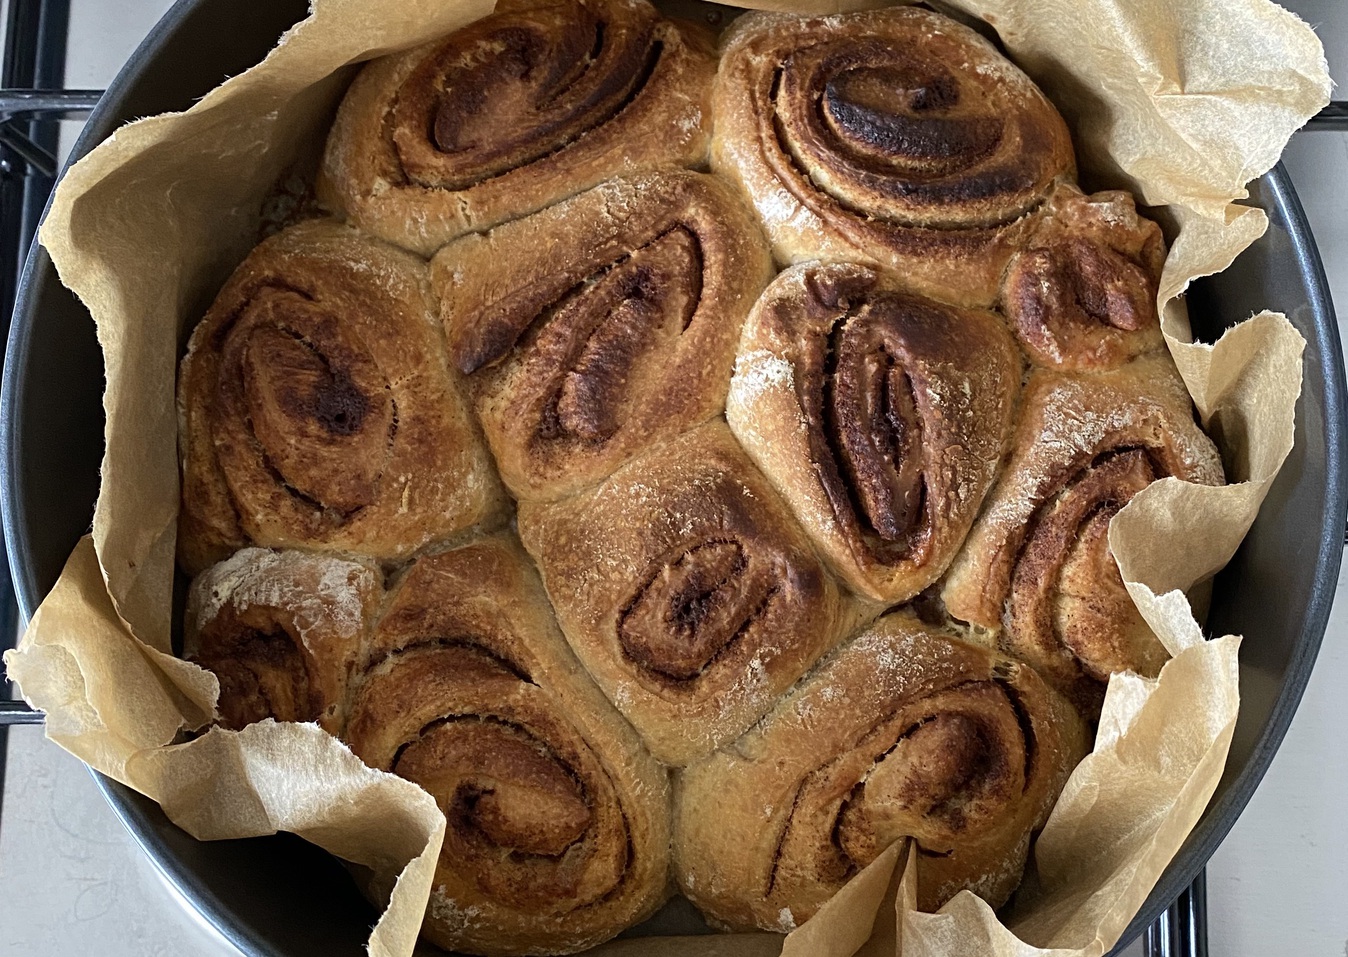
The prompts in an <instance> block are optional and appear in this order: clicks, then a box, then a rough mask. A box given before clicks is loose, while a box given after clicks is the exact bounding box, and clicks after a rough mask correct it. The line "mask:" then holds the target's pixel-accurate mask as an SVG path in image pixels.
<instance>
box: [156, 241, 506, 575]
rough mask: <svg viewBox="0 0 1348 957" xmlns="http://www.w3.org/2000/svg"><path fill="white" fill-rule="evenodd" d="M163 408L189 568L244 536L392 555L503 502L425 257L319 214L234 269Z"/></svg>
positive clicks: (484, 517) (468, 523)
mask: <svg viewBox="0 0 1348 957" xmlns="http://www.w3.org/2000/svg"><path fill="white" fill-rule="evenodd" d="M178 410H179V429H180V431H179V434H180V439H179V443H180V446H179V448H180V454H181V459H182V479H183V481H182V515H181V519H180V523H179V539H178V557H179V561H180V563H181V564H182V565H183V567H184V568H185V569H186V570H187V571H189V572H196V571H199V570H201V569H203V568H205V567H207V566H209V565H210V564H212V563H213V562H216V561H219V560H221V559H223V558H224V557H225V556H227V555H229V554H230V553H231V552H233V551H234V550H235V549H237V548H240V547H242V546H244V545H248V544H256V545H265V546H275V547H285V548H291V547H302V548H311V549H315V550H319V551H329V552H345V553H353V554H356V555H363V556H368V557H370V558H376V559H381V560H400V559H404V558H406V557H408V556H409V555H412V554H414V553H415V552H416V551H417V550H418V549H420V548H422V547H424V546H425V545H427V544H428V543H430V542H432V541H435V540H438V539H443V538H446V537H448V536H451V535H454V534H456V533H459V532H462V531H464V530H466V529H468V528H470V527H472V526H474V525H478V524H483V523H490V522H492V521H495V520H497V519H498V518H500V517H501V515H502V509H503V506H504V496H503V495H502V494H501V492H500V488H499V485H498V483H497V480H496V477H495V475H494V473H493V471H492V468H491V463H490V460H489V458H488V455H487V452H486V449H485V448H483V446H482V443H481V441H480V439H479V438H478V437H477V432H476V428H475V426H474V424H473V422H472V419H471V417H470V415H469V413H468V410H467V409H466V408H465V407H464V403H463V400H462V399H461V398H460V396H459V394H458V385H457V383H456V382H455V381H454V379H453V373H452V372H451V371H450V369H449V365H448V361H447V358H446V355H445V347H444V340H443V337H442V336H441V334H440V331H439V329H438V328H437V326H436V323H435V319H434V315H433V313H432V311H431V306H430V299H429V296H428V287H427V284H426V270H425V266H424V264H423V263H421V262H420V261H419V260H417V259H416V258H415V257H413V256H411V255H410V254H408V253H405V252H402V251H401V250H397V249H394V248H392V247H390V246H386V245H385V244H383V243H381V242H377V241H375V240H371V239H367V238H365V237H363V236H361V235H360V234H359V233H357V232H355V231H354V230H352V229H349V228H348V227H345V226H341V225H338V224H337V223H334V222H331V221H327V220H321V221H311V222H306V223H301V224H300V225H297V226H293V227H291V228H290V229H287V230H285V231H283V232H281V233H278V234H277V235H276V236H273V237H272V238H270V239H268V240H267V241H265V242H264V243H262V244H261V245H260V246H258V247H257V248H256V249H255V250H253V252H252V253H251V254H250V255H249V256H248V258H247V259H245V260H244V262H243V264H242V265H240V266H239V268H238V269H237V270H235V272H234V275H233V276H231V277H230V279H229V281H228V282H227V283H226V284H225V287H224V289H222V290H221V292H220V295H219V296H218V297H217V298H216V300H215V303H214V305H212V306H211V308H210V311H209V312H207V314H206V317H205V318H204V319H203V320H202V321H201V323H200V324H199V325H198V326H197V328H196V330H195V331H194V332H193V334H192V338H191V341H190V343H189V344H188V347H187V356H186V358H184V359H183V361H182V367H181V373H180V378H179V382H178Z"/></svg>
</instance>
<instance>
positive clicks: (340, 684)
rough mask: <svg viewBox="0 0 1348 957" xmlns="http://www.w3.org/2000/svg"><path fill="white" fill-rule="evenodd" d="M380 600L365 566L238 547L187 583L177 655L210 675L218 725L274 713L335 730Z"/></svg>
mask: <svg viewBox="0 0 1348 957" xmlns="http://www.w3.org/2000/svg"><path fill="white" fill-rule="evenodd" d="M382 596H383V577H382V576H381V575H380V574H379V571H378V570H377V569H373V568H370V567H368V566H366V565H362V564H357V563H355V562H349V561H343V560H342V559H339V558H330V557H328V556H325V555H306V554H304V553H303V552H294V551H284V552H273V551H270V550H268V549H265V548H245V549H243V550H242V551H239V552H237V553H235V554H234V555H233V556H232V557H230V558H229V560H228V561H224V562H221V563H220V564H218V565H215V566H213V567H212V568H210V569H208V570H207V571H205V572H203V573H202V574H200V575H198V576H197V578H196V580H195V581H193V583H192V588H191V590H190V592H189V595H188V604H187V615H186V628H185V629H184V631H185V637H184V648H183V656H184V657H185V658H187V659H188V660H189V661H195V662H196V663H197V664H199V665H201V666H202V667H203V668H206V669H208V670H209V671H212V672H214V673H215V676H216V677H217V678H218V679H219V681H220V700H219V704H218V710H219V714H220V719H219V720H220V724H222V725H223V726H225V727H227V728H232V729H235V730H237V729H239V728H242V727H243V726H244V725H247V724H251V723H252V722H254V721H261V720H263V719H264V718H275V719H276V720H277V721H317V722H318V723H319V724H320V725H321V726H322V727H323V728H324V730H326V731H329V732H332V733H334V734H335V733H336V732H337V731H338V729H339V728H340V727H341V725H342V722H343V720H344V718H345V710H344V708H345V695H346V686H347V681H348V679H349V677H350V675H351V670H352V669H353V668H354V667H355V665H356V663H357V662H358V661H359V659H360V656H361V655H362V654H363V652H364V648H365V643H366V641H367V640H368V637H369V629H370V623H371V621H372V619H373V617H374V614H375V612H376V610H377V609H378V607H379V600H380V598H381V597H382Z"/></svg>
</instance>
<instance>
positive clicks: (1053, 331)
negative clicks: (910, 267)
mask: <svg viewBox="0 0 1348 957" xmlns="http://www.w3.org/2000/svg"><path fill="white" fill-rule="evenodd" d="M1164 264H1165V241H1164V240H1163V239H1162V238H1161V228H1160V227H1159V226H1157V225H1156V224H1155V223H1153V222H1152V221H1151V220H1149V219H1146V218H1144V217H1142V216H1139V215H1138V213H1137V209H1136V207H1135V206H1134V204H1133V197H1132V196H1131V195H1130V194H1128V193H1125V192H1119V191H1115V192H1108V193H1096V194H1095V195H1093V196H1085V195H1083V194H1082V193H1081V191H1080V190H1079V189H1077V188H1076V187H1072V186H1063V187H1060V188H1059V189H1058V190H1057V191H1056V192H1055V193H1054V194H1053V197H1052V198H1051V199H1050V200H1049V203H1048V205H1047V212H1046V214H1045V216H1044V217H1043V219H1042V220H1041V222H1040V225H1039V229H1038V231H1037V232H1036V233H1035V234H1034V237H1033V238H1032V239H1031V240H1030V243H1029V245H1028V246H1027V247H1026V248H1025V249H1024V250H1022V251H1021V252H1019V253H1017V254H1016V255H1015V257H1014V258H1013V259H1012V260H1011V266H1010V268H1009V269H1008V270H1007V274H1006V279H1005V282H1004V283H1003V286H1002V311H1003V312H1005V313H1006V315H1007V317H1008V318H1010V320H1011V322H1012V325H1013V327H1014V328H1015V330H1016V334H1017V335H1018V336H1019V337H1020V343H1021V345H1022V346H1023V347H1024V348H1025V351H1026V352H1027V353H1028V354H1029V356H1030V358H1031V360H1032V361H1034V362H1035V363H1037V364H1039V365H1044V366H1050V367H1056V368H1060V369H1076V370H1083V371H1098V370H1100V369H1108V368H1116V367H1118V366H1120V365H1122V364H1123V363H1125V362H1127V361H1128V360H1129V359H1132V358H1133V357H1134V356H1137V355H1140V354H1142V353H1146V352H1153V351H1155V350H1157V349H1160V348H1161V347H1162V346H1163V345H1164V344H1165V340H1164V339H1163V337H1162V336H1161V319H1160V315H1159V314H1158V313H1157V311H1156V293H1157V287H1158V286H1159V285H1160V281H1161V267H1162V266H1163V265H1164Z"/></svg>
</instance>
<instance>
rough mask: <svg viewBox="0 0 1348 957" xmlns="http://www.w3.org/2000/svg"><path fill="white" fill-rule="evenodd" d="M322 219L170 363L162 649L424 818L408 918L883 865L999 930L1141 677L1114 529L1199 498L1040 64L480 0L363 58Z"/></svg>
mask: <svg viewBox="0 0 1348 957" xmlns="http://www.w3.org/2000/svg"><path fill="white" fill-rule="evenodd" d="M708 170H710V171H709V172H708ZM317 195H318V198H319V199H320V201H321V202H322V204H323V205H324V206H325V207H326V208H327V210H328V211H329V213H330V215H329V216H328V217H327V218H316V219H309V220H306V221H303V222H299V223H296V224H293V225H291V226H289V227H288V228H286V229H284V230H283V231H281V232H279V233H278V234H276V235H273V236H271V237H270V238H268V239H266V240H265V241H263V242H262V243H261V244H260V245H259V246H258V247H257V248H256V249H255V250H254V252H253V253H252V254H251V255H250V256H249V257H248V258H247V259H246V260H245V262H244V263H243V264H242V265H241V266H239V268H238V270H237V271H236V272H235V273H234V275H233V276H232V277H231V278H230V279H229V281H228V282H227V283H226V285H225V287H224V289H223V290H222V291H221V292H220V294H219V297H218V298H217V300H216V301H215V303H214V305H213V306H212V307H211V309H210V311H209V312H208V313H207V315H206V317H205V318H204V319H203V320H202V321H201V322H200V324H199V325H198V326H197V327H196V329H195V331H194V333H193V335H192V337H191V341H190V343H189V345H188V350H187V354H186V357H185V358H184V359H183V361H182V367H181V374H180V378H179V392H178V400H179V411H180V429H181V437H180V448H181V459H182V517H181V522H180V531H179V546H178V556H179V563H180V565H181V567H182V568H183V570H184V571H185V572H186V573H188V574H190V575H194V576H196V578H195V581H194V583H193V585H192V588H191V597H190V600H189V606H188V610H187V618H186V623H185V629H184V631H185V649H184V650H185V654H186V655H187V656H188V657H190V658H192V659H193V660H195V661H197V662H199V663H200V664H201V665H203V666H204V667H207V668H209V669H211V670H212V671H213V672H215V674H216V675H217V676H218V677H219V680H220V688H221V694H220V709H219V712H220V722H221V723H222V724H224V725H226V726H229V727H241V726H243V725H245V724H247V723H249V722H252V721H257V720H261V719H264V718H268V717H270V718H275V719H277V720H282V721H317V722H319V723H320V724H321V725H322V726H323V727H324V728H326V729H327V730H329V731H330V732H332V733H333V734H335V735H337V736H339V737H340V738H341V739H342V740H344V741H345V742H346V743H347V744H348V745H349V746H350V747H351V748H352V750H353V751H354V752H355V753H356V754H357V755H359V756H360V757H361V758H362V759H363V760H365V761H366V762H367V763H369V764H370V765H371V766H373V767H376V768H380V769H382V770H386V771H390V772H392V773H395V774H399V775H402V776H403V777H406V778H408V779H410V780H412V781H415V782H417V783H418V784H420V785H421V786H422V787H424V788H425V789H426V790H427V791H428V792H429V793H431V794H432V795H433V796H434V797H435V799H436V800H437V801H438V802H439V804H440V806H441V808H442V809H443V811H444V813H445V816H446V818H447V821H448V831H447V837H446V840H445V845H444V849H443V851H442V852H441V856H440V860H439V865H438V869H437V874H436V879H435V882H434V892H433V896H432V900H431V904H430V908H429V910H428V913H427V915H426V922H425V927H424V933H425V936H426V937H427V938H428V939H429V940H431V941H433V942H434V943H436V944H438V945H440V946H443V947H445V948H448V949H451V950H456V951H465V952H470V953H477V954H488V955H493V954H534V953H571V952H575V951H579V950H582V949H584V948H586V947H589V946H592V945H594V944H596V943H598V942H600V941H602V940H605V939H607V938H609V937H612V936H613V935H615V934H617V933H618V932H620V931H622V930H623V929H625V928H627V927H629V926H631V925H633V924H635V923H637V922H639V921H641V920H643V919H645V918H646V917H648V916H649V915H651V914H652V913H653V912H654V911H655V910H656V909H658V908H659V906H660V905H661V904H662V903H663V902H664V901H665V900H666V899H667V898H668V896H669V895H670V893H671V892H672V889H673V888H674V887H677V889H678V890H679V891H681V892H682V893H683V894H684V895H685V896H687V897H688V898H689V899H690V900H692V901H693V902H694V903H695V904H696V905H697V906H698V907H699V908H700V909H701V910H702V911H703V913H704V914H705V915H706V916H707V918H708V919H709V920H710V921H711V922H712V923H713V924H714V925H716V926H718V927H724V928H729V929H747V928H755V927H756V928H764V929H772V930H789V929H791V928H792V927H794V926H796V925H798V924H799V923H801V922H803V921H805V920H808V919H809V918H810V917H811V916H812V915H813V914H814V913H815V912H816V911H817V910H818V909H819V907H820V906H821V905H822V904H823V903H824V902H825V901H826V900H827V899H828V898H829V897H830V896H831V895H832V894H833V893H834V892H836V891H837V890H838V889H839V888H840V887H841V886H842V885H843V884H844V883H845V882H846V881H847V880H848V879H849V878H850V877H851V876H852V875H854V874H855V873H857V872H858V871H859V870H860V869H861V868H864V867H865V866H866V865H867V864H868V863H870V862H871V861H872V860H874V859H875V858H876V857H877V856H878V855H879V854H880V853H881V852H882V851H883V850H884V849H885V848H886V847H887V846H889V845H890V844H892V843H893V842H895V841H899V840H911V841H914V842H915V843H916V846H917V849H918V852H919V861H920V864H919V867H920V870H919V903H920V905H921V906H922V907H924V908H928V909H930V908H936V907H939V906H940V905H941V904H942V903H943V902H944V901H946V900H948V899H949V898H950V897H952V896H953V895H954V894H956V893H958V892H959V891H961V890H964V889H968V890H971V891H973V892H974V893H976V894H979V895H980V896H982V897H983V898H984V899H985V900H987V901H988V902H989V903H990V904H991V905H992V906H994V907H998V906H1001V905H1002V904H1003V903H1005V902H1006V901H1007V900H1008V898H1009V897H1010V895H1011V894H1012V893H1013V892H1014V890H1015V888H1016V886H1017V884H1018V883H1019V881H1020V878H1021V874H1022V871H1023V869H1024V866H1025V862H1026V859H1027V854H1028V852H1029V847H1030V843H1031V840H1032V837H1033V835H1034V834H1035V832H1036V831H1037V830H1038V829H1039V828H1041V827H1042V826H1043V824H1044V822H1045V821H1046V819H1047V816H1048V814H1049V811H1050V809H1051V807H1052V805H1053V803H1054V801H1055V800H1056V798H1057V795H1058V793H1059V791H1060V790H1061V788H1062V786H1063V784H1064V782H1065V781H1066V778H1067V776H1068V775H1069V773H1070V772H1071V770H1072V768H1073V767H1074V766H1075V764H1076V763H1077V762H1078V761H1079V760H1080V758H1081V757H1082V756H1083V755H1084V753H1085V752H1086V750H1087V749H1088V747H1089V737H1090V728H1091V725H1092V722H1093V721H1094V719H1095V717H1096V715H1097V714H1098V708H1099V704H1100V701H1101V698H1102V695H1103V689H1104V686H1105V683H1106V682H1107V681H1108V678H1109V675H1110V674H1112V673H1114V672H1117V671H1122V670H1134V671H1138V672H1142V673H1147V674H1152V673H1155V671H1156V670H1157V669H1158V668H1159V667H1160V665H1161V664H1162V662H1163V660H1164V654H1165V653H1164V650H1163V649H1162V648H1161V647H1160V645H1159V643H1158V642H1157V640H1156V638H1155V637H1154V636H1153V635H1152V634H1151V633H1150V631H1149V630H1148V629H1147V627H1146V625H1145V623H1144V622H1143V621H1142V619H1141V618H1140V616H1139V615H1138V613H1137V612H1136V610H1135V609H1134V607H1133V605H1132V602H1131V600H1130V599H1129V596H1128V594H1127V592H1126V590H1125V588H1124V585H1123V582H1122V580H1121V578H1120V576H1119V572H1118V569H1117V566H1116V564H1115V562H1114V560H1113V557H1112V555H1111V553H1110V550H1109V541H1108V534H1107V533H1108V527H1109V522H1110V519H1111V518H1112V516H1113V515H1114V514H1115V513H1116V512H1118V511H1119V510H1120V509H1121V508H1123V506H1124V505H1126V504H1127V503H1128V501H1129V500H1130V499H1131V498H1132V496H1133V495H1135V494H1136V493H1137V492H1139V491H1140V490H1141V489H1143V488H1145V487H1146V486H1147V485H1148V484H1149V483H1150V482H1152V481H1155V480H1157V479H1159V478H1163V477H1175V478H1178V479H1183V480H1186V481H1190V482H1201V483H1207V484H1218V483H1221V482H1222V481H1223V475H1222V469H1221V464H1220V460H1219V458H1218V455H1217V452H1216V450H1215V448H1214V447H1213V445H1212V443H1211V442H1210V441H1209V440H1208V438H1207V437H1206V436H1205V435H1204V434H1203V433H1202V431H1201V430H1200V429H1199V428H1198V426H1197V425H1196V424H1195V422H1194V416H1193V410H1192V408H1191V405H1190V401H1189V397H1188V394H1187V393H1186V391H1185V389H1184V386H1183V384H1182V382H1181V381H1180V380H1179V377H1178V375H1177V373H1176V371H1175V369H1174V366H1173V364H1172V363H1171V361H1170V358H1169V356H1168V354H1167V353H1166V351H1165V348H1164V342H1163V340H1162V336H1161V332H1160V328H1159V322H1158V318H1157V314H1156V292H1157V285H1158V281H1159V275H1160V269H1161V263H1162V259H1163V257H1164V247H1163V242H1162V238H1161V233H1160V230H1159V229H1158V228H1157V226H1156V225H1155V224H1154V223H1152V222H1150V221H1148V220H1147V219H1145V218H1143V217H1141V216H1139V215H1138V213H1137V211H1136V209H1135V208H1134V204H1133V200H1132V198H1131V196H1129V195H1128V194H1126V193H1120V192H1110V193H1099V194H1095V195H1085V194H1083V193H1082V191H1081V190H1080V189H1079V188H1078V187H1077V186H1076V184H1075V170H1074V158H1073V151H1072V146H1071V139H1070V136H1069V133H1068V130H1067V128H1066V126H1065V124H1064V122H1063V120H1062V118H1061V117H1060V116H1059V115H1058V113H1057V112H1056V111H1055V109H1054V108H1053V106H1052V105H1051V104H1050V103H1049V102H1048V100H1047V99H1046V98H1045V97H1044V96H1043V94H1042V93H1041V92H1040V91H1039V90H1038V89H1037V88H1036V87H1035V86H1034V84H1033V83H1032V82H1031V81H1030V80H1029V79H1028V78H1026V77H1025V76H1024V75H1023V74H1022V73H1020V72H1019V71H1018V70H1017V69H1016V68H1015V67H1014V66H1013V65H1011V64H1010V63H1009V62H1008V61H1007V60H1006V59H1004V58H1003V57H1002V56H1001V54H999V53H998V52H997V50H996V49H995V48H994V47H993V46H992V44H991V43H989V42H988V41H987V40H985V39H984V38H983V37H981V36H980V35H979V34H977V33H975V32H974V31H973V30H971V29H969V28H967V27H965V26H962V25H960V24H957V23H955V22H953V21H951V20H948V19H945V18H943V17H941V16H939V15H937V14H934V13H931V12H929V11H926V10H922V9H916V8H911V7H902V8H891V9H886V10H880V11H873V12H867V13H857V14H849V15H840V16H830V17H822V18H807V17H798V16H789V15H783V14H763V13H755V14H747V15H744V16H742V17H740V18H739V19H737V20H736V21H735V22H734V23H733V24H732V25H731V27H730V28H729V29H728V30H726V31H725V34H724V35H723V36H722V37H721V38H720V43H719V52H718V47H717V43H716V40H715V38H713V37H711V36H710V35H709V34H707V33H706V31H705V30H704V29H703V28H702V27H699V26H697V25H691V24H687V23H680V22H675V21H673V20H670V19H666V18H664V17H662V16H661V15H659V14H658V13H657V12H656V11H655V10H654V9H653V8H652V7H650V6H649V5H648V4H647V3H646V2H645V0H510V2H503V3H501V4H499V5H498V8H497V12H495V13H494V14H492V15H491V16H489V17H487V18H485V19H483V20H480V21H478V22H476V23H474V24H472V25H470V26H468V27H466V28H464V29H462V30H460V31H458V32H456V33H454V34H452V35H451V36H448V37H446V38H444V39H442V40H439V41H437V42H435V43H432V44H429V45H427V46H424V47H420V48H417V49H413V50H409V51H406V52H402V53H397V54H394V55H391V56H387V57H385V58H382V59H379V60H376V61H374V62H372V63H371V64H369V65H368V66H366V67H365V68H364V70H363V71H362V72H361V73H360V74H359V75H358V76H357V78H356V79H355V81H354V83H353V84H352V86H351V88H350V91H349V92H348V94H347V96H346V98H345V100H344V101H343V103H342V104H341V107H340V109H339V111H338V114H337V118H336V121H335V124H334V126H333V129H332V133H331V136H330V138H329V141H328V143H327V148H326V152H325V156H324V161H323V164H322V168H321V171H320V175H319V179H318V183H317ZM779 270H780V272H779ZM512 517H513V518H514V519H515V521H514V522H513V523H512Z"/></svg>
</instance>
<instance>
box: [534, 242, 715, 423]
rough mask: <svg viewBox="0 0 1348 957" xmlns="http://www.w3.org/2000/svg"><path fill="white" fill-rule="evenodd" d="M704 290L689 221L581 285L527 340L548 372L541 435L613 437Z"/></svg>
mask: <svg viewBox="0 0 1348 957" xmlns="http://www.w3.org/2000/svg"><path fill="white" fill-rule="evenodd" d="M701 293H702V257H701V251H700V248H699V245H698V241H697V237H696V236H695V235H694V234H693V233H692V232H691V231H689V230H688V229H686V228H683V227H677V228H675V229H672V230H670V231H669V232H667V233H664V234H663V235H661V236H659V237H657V238H656V239H654V240H652V241H651V242H649V243H647V244H646V245H644V246H642V247H640V248H638V249H636V250H635V251H633V252H632V253H631V255H629V256H627V257H626V258H624V259H623V260H621V261H619V262H618V263H616V264H614V265H613V266H612V267H610V268H609V269H608V270H606V271H605V272H603V273H601V274H599V275H598V276H596V277H594V278H592V279H591V280H590V281H589V282H587V283H584V284H582V285H581V286H578V287H577V288H575V289H574V290H573V291H572V292H571V293H570V294H569V295H568V296H567V297H565V298H564V299H563V300H562V301H561V303H560V304H558V305H557V306H556V307H555V308H554V309H553V310H552V311H551V314H550V315H549V316H547V317H546V319H545V320H544V324H543V326H542V327H541V328H540V330H539V331H538V333H537V335H536V337H535V338H534V340H533V342H532V343H530V344H528V345H527V346H526V348H527V349H528V352H529V361H530V362H531V363H533V364H535V365H536V366H537V367H538V368H539V369H540V371H542V372H544V373H545V374H546V375H547V379H546V381H545V382H544V383H541V389H540V391H541V393H542V399H543V402H542V408H541V409H540V410H539V425H538V432H537V435H538V438H539V439H540V440H543V441H556V440H559V439H571V440H575V441H580V442H584V443H590V444H598V443H602V442H604V441H606V440H607V439H609V438H610V437H612V435H613V434H614V433H615V432H617V431H618V429H619V427H620V426H621V424H622V422H623V418H624V416H623V412H624V410H625V408H626V407H627V406H628V405H630V404H631V402H632V401H633V400H634V398H635V396H633V395H632V394H631V392H632V391H633V390H634V388H639V386H640V383H641V381H642V378H643V376H642V372H643V371H644V369H645V368H646V367H647V366H648V365H650V363H652V362H653V361H654V360H655V358H656V353H657V352H658V351H659V350H658V349H657V346H659V345H660V344H661V343H662V342H665V341H668V340H670V339H673V338H676V337H677V336H678V335H679V334H681V333H682V332H683V331H684V330H685V329H686V328H687V327H688V325H689V323H690V322H692V318H693V314H694V312H695V311H696V309H697V305H698V302H699V300H700V298H701Z"/></svg>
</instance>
